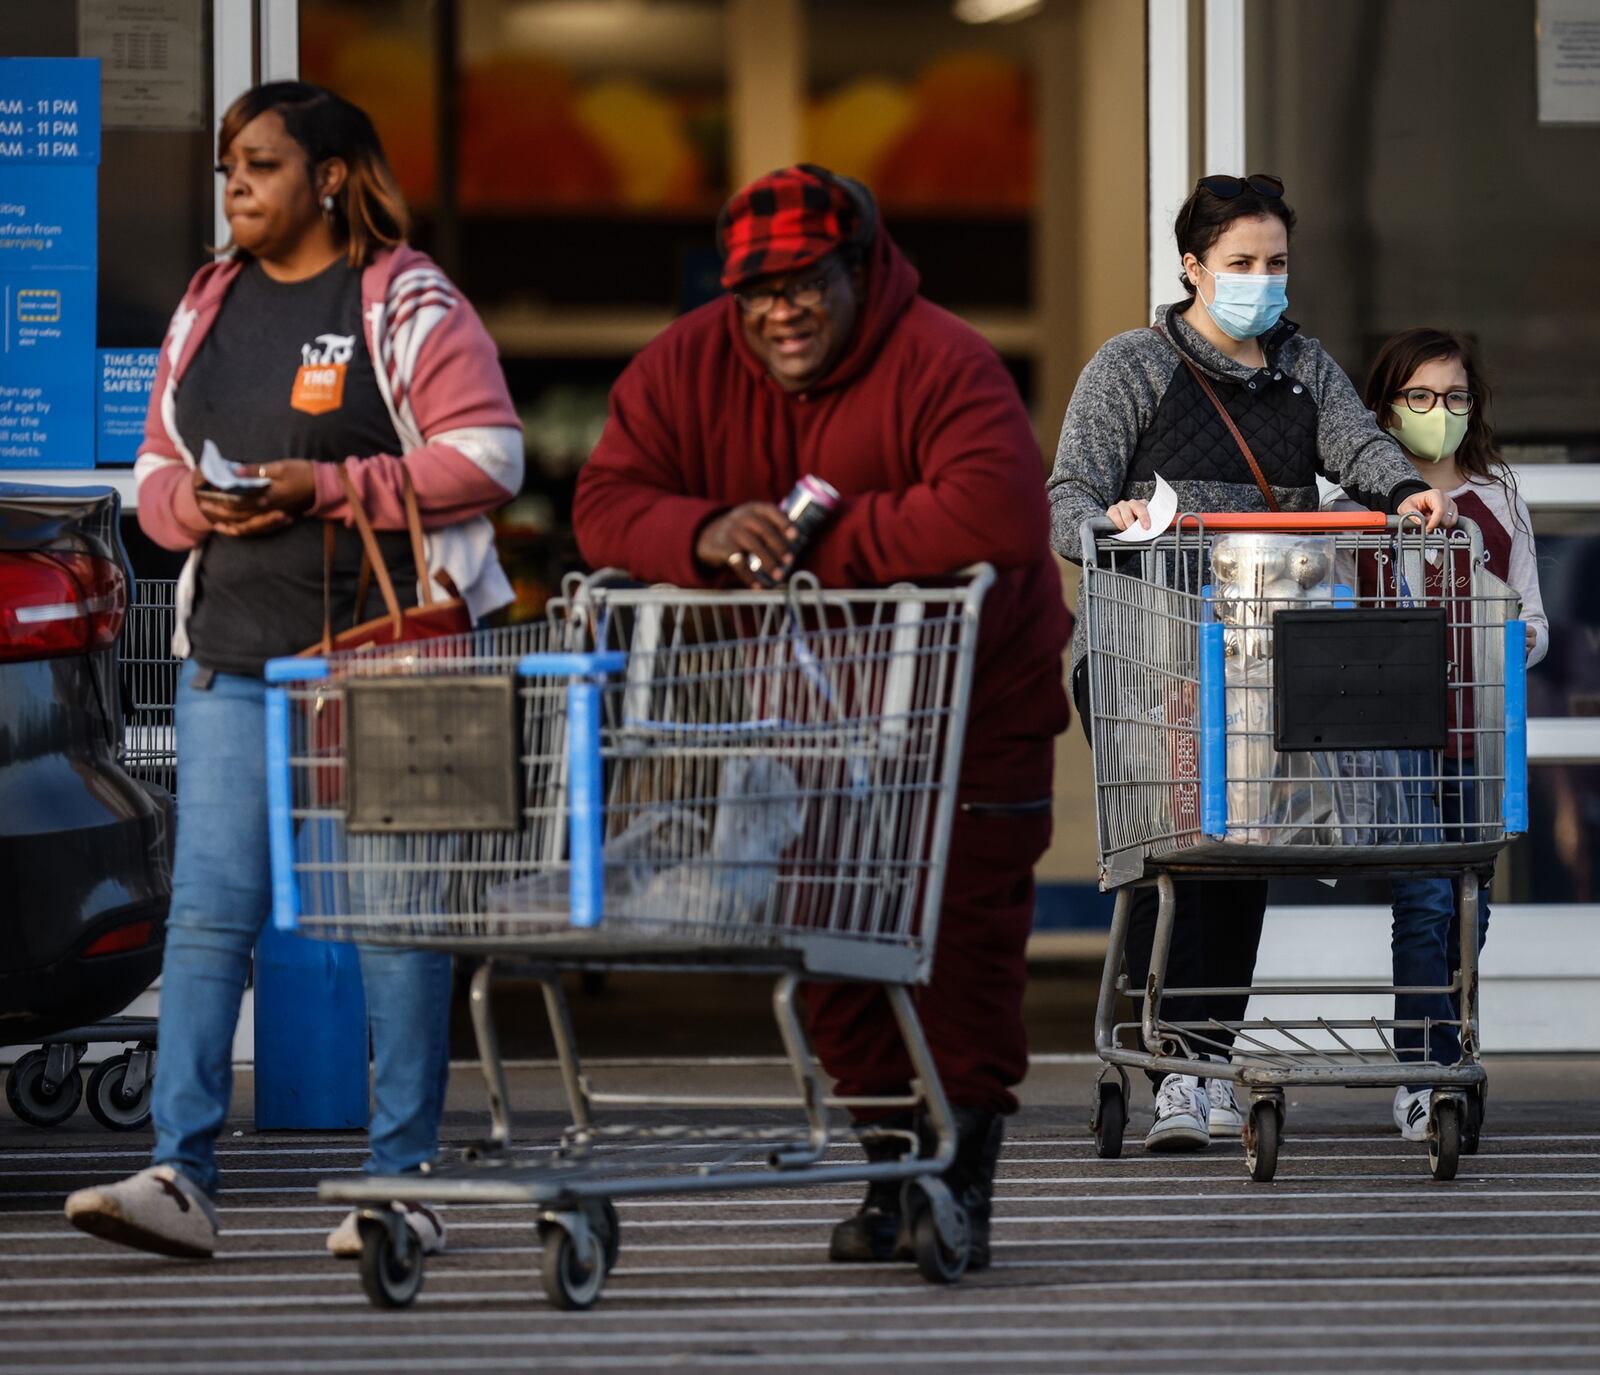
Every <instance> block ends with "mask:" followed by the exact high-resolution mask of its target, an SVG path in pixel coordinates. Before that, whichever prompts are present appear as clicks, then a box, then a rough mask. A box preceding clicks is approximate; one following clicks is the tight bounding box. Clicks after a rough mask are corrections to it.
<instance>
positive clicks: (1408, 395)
mask: <svg viewBox="0 0 1600 1375" xmlns="http://www.w3.org/2000/svg"><path fill="white" fill-rule="evenodd" d="M1400 397H1401V399H1402V400H1403V401H1404V402H1405V403H1406V406H1407V407H1408V408H1409V409H1411V410H1413V411H1415V412H1416V413H1417V414H1418V415H1426V414H1427V413H1428V412H1429V411H1431V410H1432V409H1433V408H1434V407H1435V406H1437V405H1438V404H1439V402H1441V401H1443V402H1444V408H1445V410H1447V411H1449V412H1450V414H1451V415H1469V414H1470V413H1471V411H1472V401H1473V396H1472V393H1471V392H1469V391H1434V390H1433V388H1432V387H1407V388H1406V389H1405V390H1404V391H1403V392H1401V393H1400Z"/></svg>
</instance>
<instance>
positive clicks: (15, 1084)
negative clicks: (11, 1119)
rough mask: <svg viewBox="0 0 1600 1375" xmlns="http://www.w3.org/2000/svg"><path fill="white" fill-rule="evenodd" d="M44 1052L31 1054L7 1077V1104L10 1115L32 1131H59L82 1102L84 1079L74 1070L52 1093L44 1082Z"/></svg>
mask: <svg viewBox="0 0 1600 1375" xmlns="http://www.w3.org/2000/svg"><path fill="white" fill-rule="evenodd" d="M49 1056H50V1052H49V1051H47V1050H30V1051H29V1052H28V1053H27V1054H26V1055H24V1056H23V1057H22V1058H21V1059H20V1060H18V1061H17V1063H16V1064H14V1065H12V1066H11V1073H9V1074H8V1075H6V1102H8V1103H9V1104H10V1105H11V1111H12V1112H14V1113H16V1115H17V1116H18V1117H20V1118H21V1119H22V1120H23V1121H24V1122H27V1123H30V1124H31V1125H33V1126H35V1127H58V1126H60V1125H61V1124H62V1123H63V1122H65V1121H66V1120H67V1118H69V1117H71V1116H72V1114H73V1113H75V1112H77V1110H78V1104H79V1103H81V1102H82V1101H83V1076H82V1075H81V1074H79V1073H78V1071H77V1068H76V1066H74V1068H73V1069H72V1070H71V1072H70V1073H68V1075H67V1076H66V1078H65V1079H63V1080H62V1081H61V1082H60V1084H58V1085H57V1086H56V1088H55V1091H54V1092H51V1091H50V1090H49V1089H48V1088H47V1087H46V1086H45V1081H44V1072H45V1065H46V1063H47V1062H48V1060H49Z"/></svg>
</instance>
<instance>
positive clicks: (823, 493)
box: [747, 474, 839, 587]
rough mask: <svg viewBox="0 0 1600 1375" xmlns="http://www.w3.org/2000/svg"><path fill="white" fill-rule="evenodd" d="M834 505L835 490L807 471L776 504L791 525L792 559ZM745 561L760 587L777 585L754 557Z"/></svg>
mask: <svg viewBox="0 0 1600 1375" xmlns="http://www.w3.org/2000/svg"><path fill="white" fill-rule="evenodd" d="M838 506H839V493H838V490H837V489H836V488H835V487H834V486H833V485H832V484H830V483H827V482H824V481H823V480H822V479H821V478H820V477H812V476H810V475H809V474H807V475H806V476H805V477H803V478H801V479H800V481H798V482H797V483H795V485H794V487H793V489H792V490H791V491H790V493H789V495H788V496H786V497H785V498H784V499H783V500H782V501H780V502H779V503H778V509H779V510H780V511H782V512H783V514H784V515H786V516H787V517H788V518H789V523H790V524H791V525H793V526H794V528H795V532H796V533H795V537H794V539H792V540H791V541H790V542H789V549H790V551H791V552H792V553H793V554H794V555H795V557H796V558H799V556H800V554H801V553H802V551H804V549H805V548H806V546H807V545H809V544H810V543H811V541H812V540H813V539H815V538H816V536H817V534H818V532H819V531H820V530H821V529H822V527H823V526H824V525H826V524H827V523H828V522H829V521H830V520H832V519H833V513H834V511H836V510H837V509H838ZM747 562H748V564H749V567H750V571H751V572H752V573H753V574H754V575H755V576H756V579H757V580H758V581H759V582H760V583H761V584H762V585H763V586H764V587H775V586H777V584H776V583H775V582H774V581H773V580H772V578H771V577H770V576H769V575H768V573H767V570H766V569H765V567H763V566H762V564H761V561H760V560H759V559H758V558H754V557H751V558H748V559H747Z"/></svg>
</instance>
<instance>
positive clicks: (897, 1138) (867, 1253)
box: [828, 1116, 911, 1262]
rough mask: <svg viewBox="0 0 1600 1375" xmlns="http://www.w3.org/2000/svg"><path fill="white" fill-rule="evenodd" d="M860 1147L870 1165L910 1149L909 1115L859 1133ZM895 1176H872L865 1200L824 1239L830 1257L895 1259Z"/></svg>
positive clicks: (897, 1237) (898, 1221)
mask: <svg viewBox="0 0 1600 1375" xmlns="http://www.w3.org/2000/svg"><path fill="white" fill-rule="evenodd" d="M861 1149H862V1150H864V1151H865V1152H866V1153H867V1160H868V1161H869V1162H870V1163H871V1164H874V1165H882V1164H887V1163H890V1162H892V1161H897V1160H900V1159H902V1158H903V1157H904V1156H905V1154H906V1152H907V1151H909V1150H910V1149H911V1118H910V1117H909V1116H905V1117H895V1118H891V1119H889V1120H887V1121H884V1122H882V1123H880V1124H879V1130H878V1131H876V1132H873V1133H871V1134H870V1135H868V1134H863V1136H862V1138H861ZM901 1184H902V1181H901V1180H898V1179H876V1180H873V1181H872V1182H871V1183H870V1184H868V1185H867V1197H866V1201H865V1202H864V1203H863V1204H862V1205H861V1208H860V1210H859V1211H857V1212H855V1213H852V1214H851V1215H850V1216H849V1217H847V1218H846V1219H845V1220H844V1221H843V1222H841V1223H839V1224H838V1225H837V1226H836V1227H835V1228H834V1229H833V1236H832V1237H831V1238H830V1240H829V1242H828V1259H829V1260H832V1261H842V1262H852V1261H883V1260H893V1259H895V1252H896V1246H897V1243H898V1242H899V1241H900V1232H901V1216H900V1186H901Z"/></svg>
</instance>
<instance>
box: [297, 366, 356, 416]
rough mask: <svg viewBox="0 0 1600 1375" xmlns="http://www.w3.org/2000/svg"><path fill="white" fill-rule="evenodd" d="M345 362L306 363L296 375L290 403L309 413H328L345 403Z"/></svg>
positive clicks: (298, 409)
mask: <svg viewBox="0 0 1600 1375" xmlns="http://www.w3.org/2000/svg"><path fill="white" fill-rule="evenodd" d="M344 370H345V364H343V363H306V364H303V365H302V366H301V368H300V370H299V371H298V372H297V373H295V375H294V391H293V392H292V393H291V394H290V396H289V404H290V405H291V406H293V407H294V408H295V410H297V411H304V412H305V413H306V414H307V415H326V414H327V413H328V412H329V411H336V410H338V409H339V407H340V406H342V405H344Z"/></svg>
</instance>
